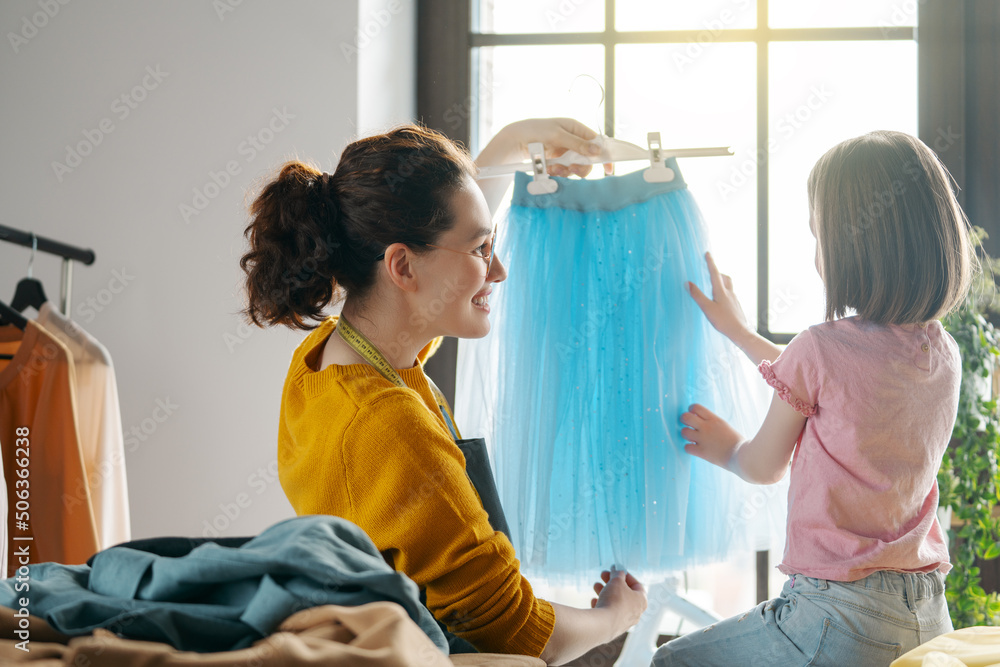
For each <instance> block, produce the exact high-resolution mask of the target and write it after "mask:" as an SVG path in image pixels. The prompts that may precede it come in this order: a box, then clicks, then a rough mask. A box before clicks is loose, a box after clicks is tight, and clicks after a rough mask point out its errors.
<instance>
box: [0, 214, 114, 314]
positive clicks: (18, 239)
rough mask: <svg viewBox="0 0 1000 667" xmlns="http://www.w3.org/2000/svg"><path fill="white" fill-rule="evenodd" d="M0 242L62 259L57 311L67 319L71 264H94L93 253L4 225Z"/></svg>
mask: <svg viewBox="0 0 1000 667" xmlns="http://www.w3.org/2000/svg"><path fill="white" fill-rule="evenodd" d="M0 241H6V242H8V243H15V244H17V245H22V246H25V247H27V248H35V249H37V250H41V251H42V252H47V253H49V254H52V255H58V256H60V257H62V258H63V262H62V281H61V285H60V295H59V296H60V299H59V310H60V311H61V312H62V314H63V315H65V316H67V317H69V300H70V293H71V291H72V288H73V262H74V261H77V262H83V263H84V264H87V265H90V264H93V263H94V259H95V256H94V251H93V250H91V249H89V248H78V247H76V246H72V245H69V244H66V243H62V242H60V241H54V240H52V239H49V238H46V237H44V236H38V235H36V234H32V233H31V232H25V231H22V230H20V229H14V228H13V227H7V226H6V225H0Z"/></svg>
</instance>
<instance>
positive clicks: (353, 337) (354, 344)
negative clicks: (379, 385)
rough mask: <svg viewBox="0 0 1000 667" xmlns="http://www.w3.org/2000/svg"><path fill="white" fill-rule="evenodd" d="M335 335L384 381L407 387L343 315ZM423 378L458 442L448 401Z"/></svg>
mask: <svg viewBox="0 0 1000 667" xmlns="http://www.w3.org/2000/svg"><path fill="white" fill-rule="evenodd" d="M337 335H339V336H340V337H341V338H342V339H343V340H344V342H345V343H347V344H348V345H350V346H351V349H353V350H354V351H355V352H357V353H358V354H359V355H361V358H362V359H364V360H365V361H367V362H368V363H369V364H371V365H372V366H373V367H374V368H375V370H377V371H378V372H379V373H380V374H381V375H382V377H384V378H385V379H386V380H388V381H389V382H391V383H393V384H394V385H396V386H397V387H409V385H407V384H406V382H404V381H403V378H401V377H400V376H399V373H397V372H396V369H395V368H393V366H392V364H390V363H389V360H388V359H386V358H385V355H384V354H382V351H381V350H379V349H378V347H376V346H375V343H373V342H371V341H370V340H368V338H367V337H366V336H365V335H364V334H363V333H361V332H360V331H358V330H357V329H355V328H354V327H353V326H352V325H351V323H350V322H348V321H347V318H346V317H344V316H343V315H341V316H340V319H339V320H338V322H337ZM424 377H426V378H427V384H429V385H430V388H431V391H432V392H433V393H434V398H435V400H437V403H438V407H439V408H441V414H442V416H443V417H444V421H445V424H446V425H447V426H448V430H449V431H451V435H452V437H453V438H454V439H455V440H459V439H460V438H461V437H462V435H461V434H460V433H459V432H458V425H457V424H455V417H454V415H452V413H451V406H449V405H448V399H446V398H445V397H444V394H443V393H441V390H440V389H438V388H437V385H436V384H434V381H433V380H431V378H430V376H428V375H427V374H426V373H425V374H424Z"/></svg>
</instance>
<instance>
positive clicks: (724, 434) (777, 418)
mask: <svg viewBox="0 0 1000 667" xmlns="http://www.w3.org/2000/svg"><path fill="white" fill-rule="evenodd" d="M689 410H690V411H689V412H685V413H684V414H683V415H681V422H683V423H684V424H685V426H686V427H687V428H684V429H681V436H683V437H684V439H685V440H688V441H689V442H691V443H693V444H690V445H685V446H684V451H686V452H688V453H689V454H694V455H695V456H697V457H699V458H703V459H705V460H706V461H708V462H709V463H714V464H715V465H717V466H720V467H722V468H725V469H726V470H729V471H730V472H733V473H735V474H737V475H739V476H740V477H742V478H743V479H745V480H746V481H748V482H750V483H752V484H775V483H777V482H779V481H781V478H782V477H784V476H785V470H787V469H788V462H789V461H790V460H791V458H792V451H793V450H794V449H795V443H796V441H798V439H799V435H800V434H801V433H802V428H803V426H805V423H806V418H805V417H804V416H803V415H801V414H800V413H798V412H796V411H795V409H794V408H793V407H792V406H790V405H789V404H788V403H786V402H785V401H783V400H782V399H781V397H780V396H778V392H774V397H773V398H772V399H771V407H770V408H769V409H768V411H767V416H766V417H765V418H764V423H763V424H762V425H761V427H760V430H759V431H757V435H755V436H754V437H753V438H751V439H750V440H745V439H744V438H743V436H742V435H740V434H739V433H738V432H737V431H736V429H734V428H733V427H732V426H730V425H729V424H727V423H726V422H725V420H723V419H721V418H720V417H719V416H718V415H716V414H715V413H713V412H712V411H711V410H709V409H708V408H706V407H705V406H703V405H698V404H697V403H696V404H694V405H692V406H691V407H690V408H689Z"/></svg>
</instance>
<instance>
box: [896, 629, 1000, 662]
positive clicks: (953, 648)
mask: <svg viewBox="0 0 1000 667" xmlns="http://www.w3.org/2000/svg"><path fill="white" fill-rule="evenodd" d="M891 667H1000V628H994V627H986V626H981V625H976V626H973V627H971V628H962V629H960V630H955V631H953V632H949V633H946V634H943V635H938V636H937V637H935V638H934V639H931V640H930V641H927V642H925V643H923V644H921V645H920V646H918V647H917V648H915V649H913V650H912V651H909V652H907V653H904V654H903V655H901V656H900V657H899V658H897V659H896V660H894V661H893V663H892V666H891Z"/></svg>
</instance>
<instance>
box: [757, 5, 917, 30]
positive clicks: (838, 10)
mask: <svg viewBox="0 0 1000 667" xmlns="http://www.w3.org/2000/svg"><path fill="white" fill-rule="evenodd" d="M921 1H922V0H921ZM917 4H918V0H837V2H830V0H770V1H769V3H768V6H767V11H768V23H769V24H770V26H771V27H772V28H844V27H851V28H855V27H861V26H869V27H872V26H874V27H879V28H889V27H895V26H915V25H917Z"/></svg>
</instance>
